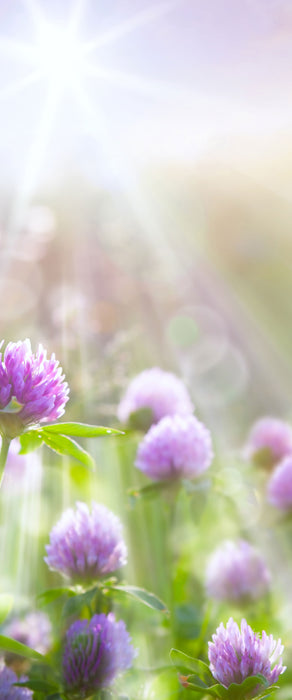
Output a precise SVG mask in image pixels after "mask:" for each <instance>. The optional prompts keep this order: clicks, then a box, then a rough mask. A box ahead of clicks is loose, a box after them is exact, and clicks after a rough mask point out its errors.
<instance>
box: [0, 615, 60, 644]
mask: <svg viewBox="0 0 292 700" xmlns="http://www.w3.org/2000/svg"><path fill="white" fill-rule="evenodd" d="M4 634H5V635H6V636H7V637H11V638H12V639H15V640H16V641H17V642H21V643H22V644H26V646H28V647H30V648H31V649H34V650H35V651H38V652H39V653H40V654H46V653H47V651H48V650H49V648H50V646H51V644H52V626H51V623H50V620H49V618H48V616H47V615H46V614H45V613H43V612H32V613H29V614H28V615H25V616H24V617H21V618H19V617H17V618H14V620H11V622H10V623H9V624H8V625H6V627H5V628H4Z"/></svg>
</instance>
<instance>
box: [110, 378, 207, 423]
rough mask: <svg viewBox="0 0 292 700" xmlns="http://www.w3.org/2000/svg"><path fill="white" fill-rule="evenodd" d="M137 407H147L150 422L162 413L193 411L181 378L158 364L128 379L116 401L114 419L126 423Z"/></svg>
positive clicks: (163, 414)
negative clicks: (116, 412) (118, 399)
mask: <svg viewBox="0 0 292 700" xmlns="http://www.w3.org/2000/svg"><path fill="white" fill-rule="evenodd" d="M141 408H149V409H151V411H152V414H153V422H154V423H157V422H158V421H159V420H161V418H164V416H172V415H174V414H175V413H177V414H179V415H187V414H189V413H193V410H194V407H193V404H192V402H191V399H190V396H189V394H188V392H187V390H186V387H185V386H184V384H183V383H182V381H181V380H180V379H179V378H178V377H176V376H175V374H172V372H165V371H164V370H162V369H160V368H159V367H152V368H151V369H145V370H144V371H143V372H141V373H140V374H138V375H137V376H136V377H135V378H134V379H133V380H132V381H131V383H130V384H129V387H128V389H127V391H126V393H125V395H124V397H123V398H122V400H121V402H120V404H119V407H118V418H119V420H120V421H121V423H127V421H128V419H129V418H130V415H131V413H134V412H135V411H138V410H139V409H141Z"/></svg>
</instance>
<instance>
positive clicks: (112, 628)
mask: <svg viewBox="0 0 292 700" xmlns="http://www.w3.org/2000/svg"><path fill="white" fill-rule="evenodd" d="M130 642H131V638H130V636H129V634H128V632H127V629H126V625H125V623H124V622H123V621H122V620H119V622H116V620H115V616H114V614H113V613H109V615H104V614H103V613H102V614H100V615H94V616H93V617H92V618H91V620H89V621H88V620H78V621H77V622H74V623H73V624H72V625H71V627H69V629H68V631H67V634H66V639H65V648H64V654H63V662H62V670H63V681H64V688H65V692H66V695H67V696H69V697H72V698H75V697H78V698H87V697H89V696H90V695H93V693H95V692H97V691H98V690H99V689H100V688H106V687H107V686H109V685H111V684H112V683H113V681H114V680H115V678H116V677H117V676H118V675H119V674H120V673H121V672H122V671H125V670H127V669H128V668H130V667H131V665H132V662H133V659H134V656H135V655H136V652H135V650H134V649H133V647H132V645H131V643H130Z"/></svg>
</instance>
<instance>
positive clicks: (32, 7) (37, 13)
mask: <svg viewBox="0 0 292 700" xmlns="http://www.w3.org/2000/svg"><path fill="white" fill-rule="evenodd" d="M23 3H24V5H25V7H26V9H27V11H28V14H29V16H30V19H31V20H32V23H33V25H34V29H35V33H36V35H37V34H38V30H39V27H40V25H41V24H43V23H44V22H45V21H46V18H45V15H44V13H43V11H42V9H41V7H40V4H39V3H38V2H37V0H23Z"/></svg>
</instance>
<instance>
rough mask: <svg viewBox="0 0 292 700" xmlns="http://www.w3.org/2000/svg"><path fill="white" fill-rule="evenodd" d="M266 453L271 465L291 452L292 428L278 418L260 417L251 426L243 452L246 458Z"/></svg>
mask: <svg viewBox="0 0 292 700" xmlns="http://www.w3.org/2000/svg"><path fill="white" fill-rule="evenodd" d="M261 453H262V454H263V453H265V454H266V461H268V460H269V462H270V464H271V466H273V465H274V464H276V463H277V462H279V461H280V460H281V459H283V457H286V455H288V454H292V428H291V426H290V425H288V423H285V422H284V421H282V420H279V419H278V418H269V417H267V418H261V419H260V420H258V421H257V422H256V423H255V424H254V426H253V427H252V429H251V431H250V434H249V436H248V439H247V444H246V447H245V451H244V454H245V456H246V458H247V459H253V458H257V456H258V459H259V457H260V455H261Z"/></svg>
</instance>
